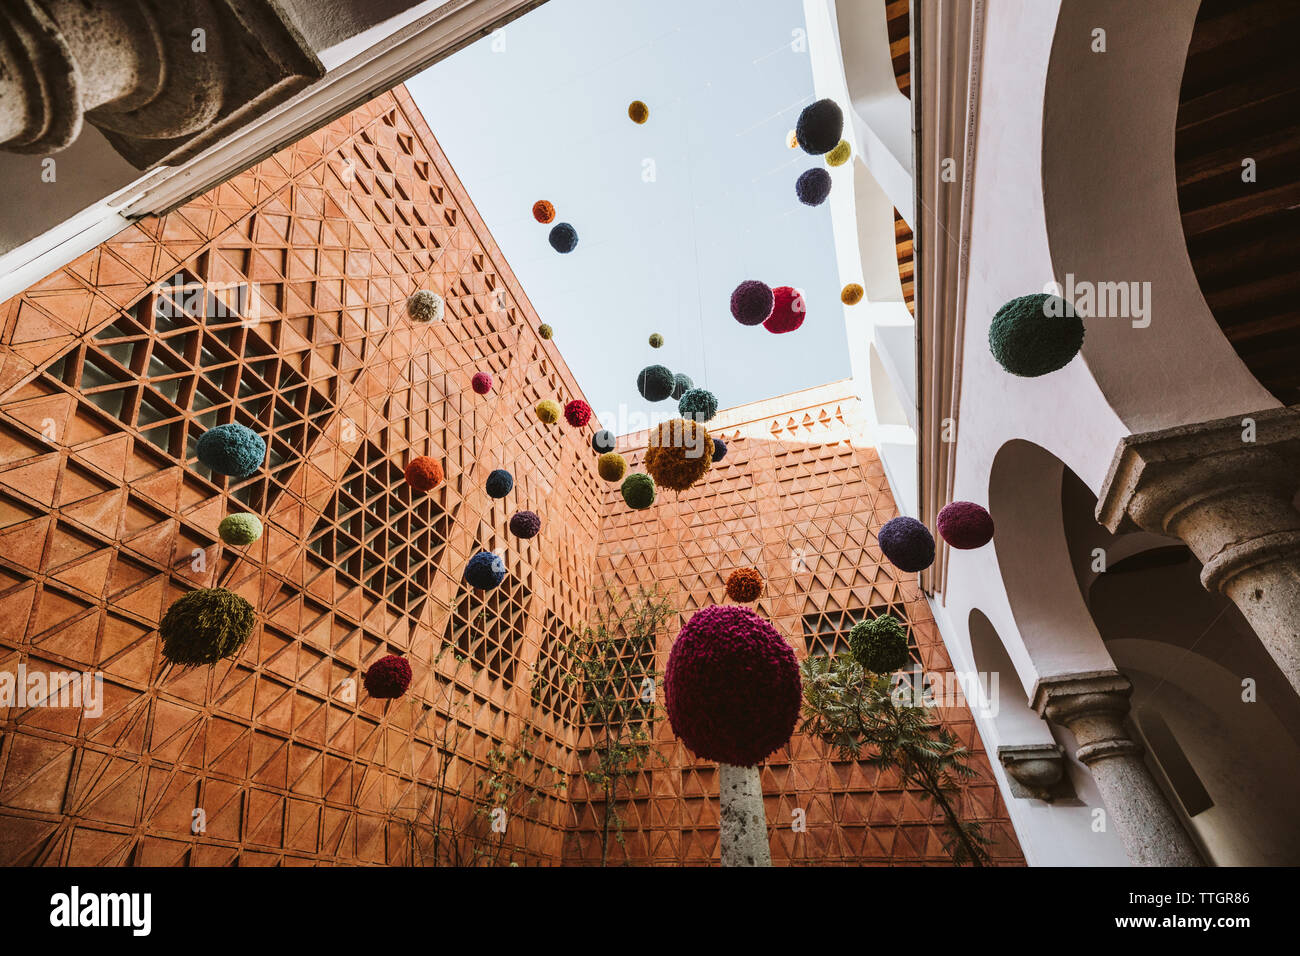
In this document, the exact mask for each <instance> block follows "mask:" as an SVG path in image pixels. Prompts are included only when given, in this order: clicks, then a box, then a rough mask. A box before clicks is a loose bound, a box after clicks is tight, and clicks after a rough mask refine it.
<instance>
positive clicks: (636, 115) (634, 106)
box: [627, 100, 650, 124]
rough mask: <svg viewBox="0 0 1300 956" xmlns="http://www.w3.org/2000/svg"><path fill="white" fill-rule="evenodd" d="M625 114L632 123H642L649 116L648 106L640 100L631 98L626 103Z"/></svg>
mask: <svg viewBox="0 0 1300 956" xmlns="http://www.w3.org/2000/svg"><path fill="white" fill-rule="evenodd" d="M627 116H628V119H630V120H631V121H632V122H633V123H637V124H641V123H644V122H645V121H646V120H648V119H649V118H650V107H648V106H646V105H645V104H644V103H642V102H641V101H640V100H633V101H632V102H631V103H629V104H628V107H627Z"/></svg>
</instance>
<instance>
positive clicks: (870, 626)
mask: <svg viewBox="0 0 1300 956" xmlns="http://www.w3.org/2000/svg"><path fill="white" fill-rule="evenodd" d="M849 650H850V651H852V652H853V657H854V659H855V660H857V662H858V663H859V664H861V665H862V666H863V667H865V668H866V669H867V670H869V671H871V672H872V673H873V674H892V673H893V672H894V671H896V670H900V669H901V668H902V667H904V666H905V665H906V664H907V660H908V653H907V631H906V630H905V629H904V628H903V625H902V624H900V623H899V622H898V620H897V618H895V617H893V616H892V615H889V614H885V615H882V616H880V617H878V618H875V619H874V620H868V621H858V623H857V624H854V625H853V630H851V631H849Z"/></svg>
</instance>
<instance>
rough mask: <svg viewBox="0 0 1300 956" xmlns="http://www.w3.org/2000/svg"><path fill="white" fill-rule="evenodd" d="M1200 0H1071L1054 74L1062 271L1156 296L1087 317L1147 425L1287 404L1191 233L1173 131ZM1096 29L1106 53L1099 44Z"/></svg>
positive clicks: (1054, 225)
mask: <svg viewBox="0 0 1300 956" xmlns="http://www.w3.org/2000/svg"><path fill="white" fill-rule="evenodd" d="M1198 7H1199V4H1195V3H1188V2H1186V0H1144V2H1142V3H1133V2H1131V0H1062V2H1061V6H1060V12H1059V15H1058V17H1057V24H1056V32H1055V36H1054V39H1053V42H1052V52H1051V60H1050V63H1049V67H1048V73H1047V82H1046V90H1045V96H1044V109H1043V138H1042V182H1043V203H1044V210H1045V213H1046V222H1047V231H1048V242H1049V245H1050V251H1051V257H1052V266H1053V270H1054V272H1055V277H1056V281H1057V282H1059V283H1062V284H1066V283H1067V281H1068V277H1069V276H1073V277H1074V281H1075V282H1076V283H1078V282H1080V281H1083V282H1088V283H1094V284H1095V283H1122V284H1128V283H1139V285H1138V286H1136V287H1135V288H1134V291H1137V292H1139V293H1140V294H1146V295H1147V296H1148V301H1147V305H1148V307H1149V310H1150V311H1149V315H1148V316H1147V317H1146V318H1145V319H1141V318H1132V317H1112V318H1103V317H1093V318H1087V319H1085V326H1086V328H1087V335H1086V337H1085V340H1084V345H1083V359H1084V362H1085V363H1086V364H1087V366H1088V368H1089V370H1090V371H1091V372H1092V375H1093V377H1094V379H1095V380H1096V382H1097V385H1098V387H1100V388H1101V390H1102V392H1103V394H1104V395H1105V397H1106V400H1107V402H1108V403H1109V404H1110V406H1111V407H1112V408H1113V409H1114V411H1115V412H1116V414H1118V415H1119V417H1120V419H1121V420H1122V421H1123V422H1124V424H1125V425H1126V426H1127V428H1128V430H1130V431H1134V432H1141V431H1147V430H1151V429H1157V428H1167V427H1170V426H1173V425H1181V424H1188V423H1193V422H1201V421H1208V420H1212V419H1217V418H1224V417H1227V416H1229V415H1236V414H1242V413H1246V412H1252V411H1258V410H1260V409H1264V408H1273V407H1276V406H1277V405H1278V404H1279V403H1278V402H1277V401H1276V399H1274V398H1273V397H1272V396H1271V395H1270V394H1269V393H1268V391H1267V390H1265V389H1264V388H1263V387H1262V386H1261V385H1260V384H1259V382H1258V381H1256V379H1255V377H1254V376H1253V375H1252V374H1251V373H1250V371H1249V370H1248V369H1247V368H1246V366H1245V364H1244V363H1243V362H1242V361H1241V359H1240V358H1238V357H1237V354H1236V352H1235V351H1234V350H1233V349H1232V346H1231V345H1230V344H1229V342H1228V340H1227V339H1226V338H1225V337H1224V335H1223V332H1222V331H1221V330H1220V328H1219V326H1218V323H1217V322H1216V321H1215V319H1214V316H1213V315H1212V314H1211V312H1210V309H1209V306H1208V305H1207V304H1206V302H1205V297H1204V296H1203V295H1202V294H1201V291H1200V286H1199V284H1198V283H1197V279H1196V274H1195V272H1194V271H1193V269H1192V264H1191V260H1190V259H1189V257H1188V253H1187V244H1186V241H1185V239H1184V237H1183V229H1182V220H1181V218H1180V215H1179V209H1178V193H1177V183H1176V177H1175V170H1174V131H1175V124H1176V121H1177V116H1178V102H1179V91H1180V87H1181V83H1182V74H1183V64H1184V62H1185V60H1186V58H1187V48H1188V43H1189V41H1190V38H1191V34H1192V28H1193V26H1194V25H1195V22H1196V14H1197V10H1198ZM1097 29H1101V30H1104V31H1105V44H1106V49H1105V52H1104V53H1103V52H1094V50H1093V44H1094V42H1096V41H1094V32H1093V31H1094V30H1097ZM1141 283H1146V284H1147V285H1146V286H1145V287H1143V286H1142V285H1140V284H1141ZM1034 291H1038V290H1034ZM1133 312H1135V310H1133V309H1130V313H1133ZM1134 321H1137V322H1139V323H1140V322H1142V321H1147V322H1149V325H1147V326H1146V327H1134V324H1133V323H1134Z"/></svg>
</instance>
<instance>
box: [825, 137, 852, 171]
mask: <svg viewBox="0 0 1300 956" xmlns="http://www.w3.org/2000/svg"><path fill="white" fill-rule="evenodd" d="M852 154H853V148H852V147H851V146H849V141H848V140H847V139H842V140H840V141H839V142H838V143H836V144H835V148H834V149H832V150H831V151H830V152H829V153H827V154H826V165H827V166H843V165H844V164H845V163H847V162H848V161H849V156H851V155H852Z"/></svg>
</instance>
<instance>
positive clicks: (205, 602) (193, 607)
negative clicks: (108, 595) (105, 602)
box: [158, 588, 257, 665]
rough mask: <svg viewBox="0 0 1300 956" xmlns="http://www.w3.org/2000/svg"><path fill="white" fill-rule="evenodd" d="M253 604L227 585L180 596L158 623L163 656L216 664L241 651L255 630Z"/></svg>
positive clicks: (197, 662) (177, 661) (193, 662)
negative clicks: (230, 589) (229, 589)
mask: <svg viewBox="0 0 1300 956" xmlns="http://www.w3.org/2000/svg"><path fill="white" fill-rule="evenodd" d="M256 623H257V615H256V614H255V613H254V612H253V605H251V604H249V603H248V602H247V601H245V600H244V599H243V598H242V597H240V596H239V595H238V594H235V593H233V592H231V591H227V590H226V589H225V588H199V589H198V590H197V591H190V592H189V593H188V594H184V595H182V596H181V597H179V598H178V599H177V600H176V602H175V603H174V604H172V606H171V607H169V608H168V609H167V613H166V614H164V615H163V619H162V623H161V624H160V625H158V633H159V634H160V635H161V636H162V640H163V656H164V657H166V658H167V659H168V660H169V661H171V662H172V663H175V664H186V665H192V664H215V663H216V662H217V661H219V660H221V659H222V658H225V657H231V656H233V655H234V654H236V653H238V651H239V649H240V648H241V647H243V646H244V644H245V643H246V642H247V641H248V638H249V636H250V635H251V634H252V633H253V626H254V625H255V624H256Z"/></svg>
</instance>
